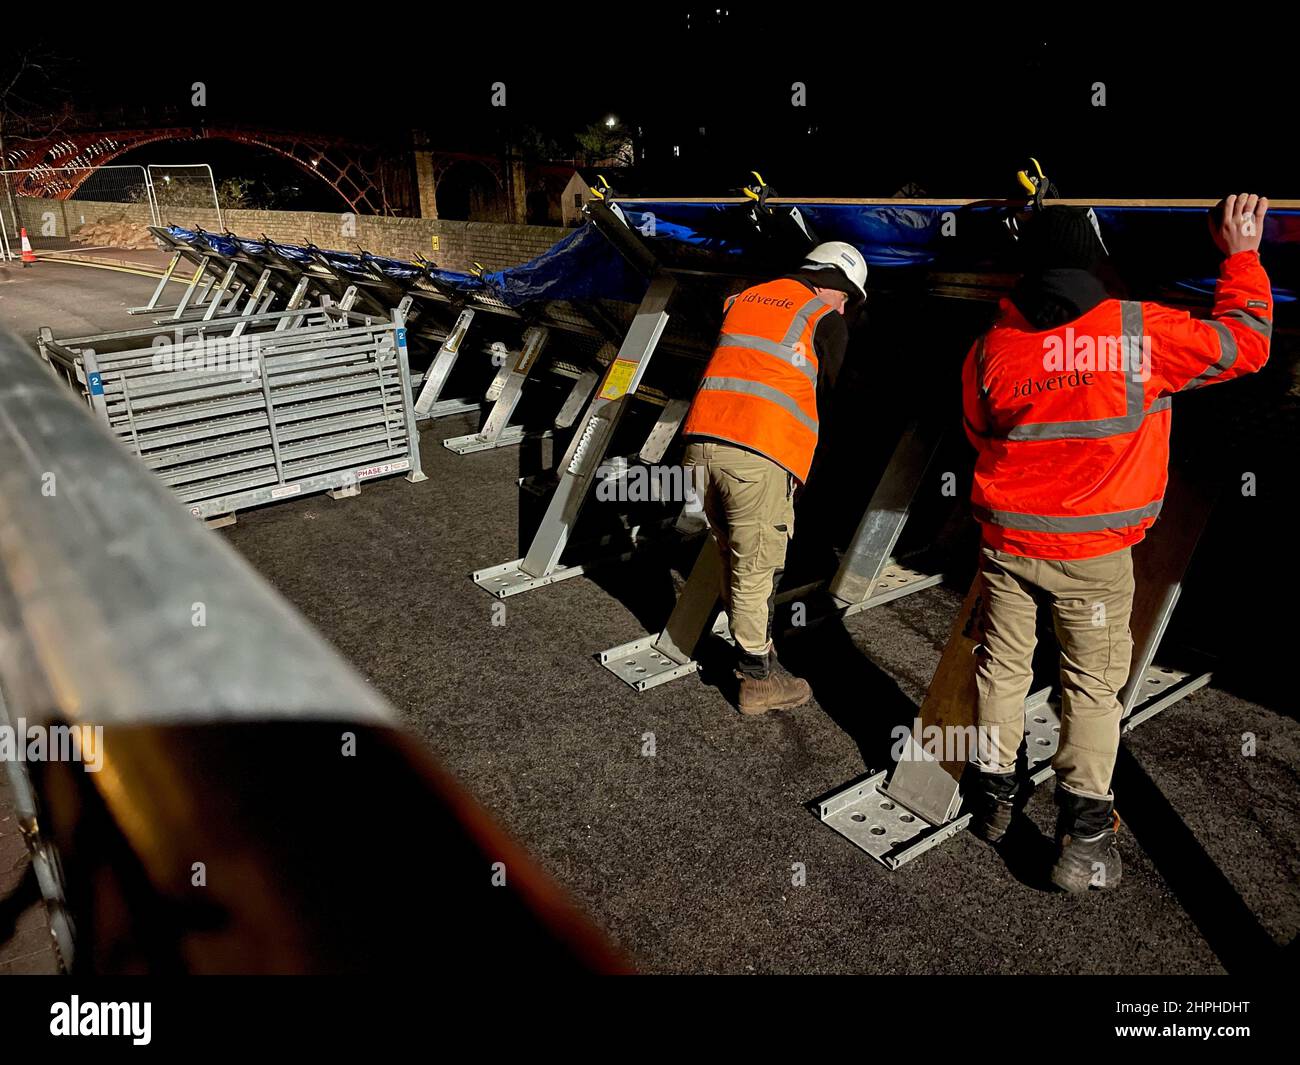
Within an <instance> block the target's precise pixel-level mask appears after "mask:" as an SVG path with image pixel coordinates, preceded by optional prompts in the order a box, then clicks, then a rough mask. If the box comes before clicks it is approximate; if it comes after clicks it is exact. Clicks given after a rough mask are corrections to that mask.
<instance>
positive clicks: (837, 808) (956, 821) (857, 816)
mask: <svg viewBox="0 0 1300 1065" xmlns="http://www.w3.org/2000/svg"><path fill="white" fill-rule="evenodd" d="M884 783H885V773H884V771H883V770H882V771H881V772H879V773H874V774H872V775H871V776H869V777H867V779H866V780H862V781H859V782H858V783H857V784H851V785H849V786H848V787H847V788H845V789H844V790H843V791H838V792H836V793H835V794H834V795H831V796H830V797H829V798H826V799H823V800H822V801H821V802H820V803H818V809H817V816H818V817H819V818H820V819H821V821H822V823H823V824H826V825H829V826H830V827H831V828H833V829H835V831H836V832H838V833H839V834H840V835H841V836H843V837H844V838H845V839H847V840H848V841H849V842H850V843H853V844H854V845H855V846H857V847H860V848H861V849H862V850H864V851H866V852H867V853H868V854H869V855H871V857H873V858H875V859H876V861H878V862H880V864H881V865H883V866H885V867H886V868H888V869H897V868H898V867H899V866H900V865H904V864H906V863H907V862H910V861H911V860H912V859H913V858H915V857H917V855H920V854H924V853H925V852H926V851H928V850H929V849H930V848H931V847H934V846H937V845H938V844H940V843H942V842H943V841H944V840H946V839H949V838H951V837H952V836H955V835H956V834H957V833H958V832H960V831H961V830H962V829H964V828H965V827H966V826H967V825H969V824H970V819H971V815H970V814H962V815H961V816H960V817H956V818H953V819H952V820H951V821H949V822H947V823H946V824H942V825H939V826H937V827H936V826H934V825H930V824H928V823H927V822H926V820H925V819H924V818H923V817H920V816H919V815H917V814H914V813H912V812H911V811H910V810H908V808H907V807H906V806H904V805H903V804H902V803H900V802H898V801H897V800H896V799H895V798H893V797H892V796H891V795H890V794H889V793H888V792H887V791H885V790H884Z"/></svg>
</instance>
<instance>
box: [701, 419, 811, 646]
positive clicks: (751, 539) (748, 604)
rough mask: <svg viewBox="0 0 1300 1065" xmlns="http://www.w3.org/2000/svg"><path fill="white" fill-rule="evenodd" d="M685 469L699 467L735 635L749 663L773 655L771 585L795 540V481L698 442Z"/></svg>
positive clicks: (753, 458)
mask: <svg viewBox="0 0 1300 1065" xmlns="http://www.w3.org/2000/svg"><path fill="white" fill-rule="evenodd" d="M682 465H683V466H686V467H688V468H689V467H695V468H696V470H697V471H698V472H696V473H695V475H694V480H693V482H692V483H693V484H695V485H696V486H697V487H698V488H702V489H703V491H704V514H705V516H706V517H707V518H708V519H709V527H710V531H711V534H712V536H713V538H714V540H716V541H717V544H718V551H719V553H720V554H721V555H722V572H723V578H722V601H723V604H724V605H725V606H726V608H727V615H728V617H729V618H730V619H731V634H732V636H734V637H735V638H736V643H737V644H739V645H740V648H741V649H742V650H743V651H745V652H747V653H749V654H751V655H759V656H762V655H766V654H767V653H768V651H770V650H771V647H772V609H773V603H774V584H775V582H776V580H777V577H778V575H779V573H780V570H781V569H782V567H784V566H785V552H786V547H787V545H788V544H789V542H790V537H792V536H793V535H794V477H793V476H792V475H791V474H790V473H788V472H787V471H786V470H785V469H783V468H782V467H780V466H778V465H777V464H776V463H775V462H773V461H772V460H771V459H767V458H764V457H763V456H762V455H758V454H756V453H754V452H753V451H746V450H745V449H744V448H739V447H732V446H731V445H729V444H717V443H711V442H701V441H697V442H695V443H692V444H690V445H689V446H688V447H687V448H686V457H685V458H684V459H683V460H682Z"/></svg>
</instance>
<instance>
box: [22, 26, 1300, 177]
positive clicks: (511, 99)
mask: <svg viewBox="0 0 1300 1065" xmlns="http://www.w3.org/2000/svg"><path fill="white" fill-rule="evenodd" d="M330 10H331V11H334V12H335V15H334V16H331V17H328V18H327V17H324V11H325V9H322V11H321V14H322V18H319V19H318V18H316V17H315V16H314V15H313V14H312V13H311V12H310V11H302V12H300V13H299V17H298V18H297V19H296V21H297V22H298V23H300V24H301V23H311V24H312V25H298V26H290V25H289V24H287V23H285V22H283V21H280V22H279V24H277V17H276V16H267V15H265V14H264V13H262V12H259V13H258V16H257V18H256V19H250V20H244V19H240V18H236V19H234V22H235V23H238V24H239V26H240V29H239V30H238V32H233V31H231V32H227V31H220V32H217V31H214V32H212V33H211V34H210V35H209V37H205V34H204V33H203V31H202V29H201V28H200V27H199V26H191V27H190V28H189V29H186V30H184V31H183V32H182V31H179V30H178V31H176V32H175V33H170V32H169V31H167V30H166V29H164V28H159V27H155V28H154V29H153V30H150V31H149V32H143V31H142V30H141V29H139V28H138V27H137V28H136V30H135V31H133V33H132V35H131V36H130V37H129V38H125V39H121V38H118V37H117V36H115V35H114V32H113V28H112V27H105V29H104V31H103V32H102V33H94V32H91V33H88V34H87V39H86V40H84V41H83V40H79V39H77V38H73V37H69V36H67V35H60V36H58V37H47V38H44V39H42V38H40V37H39V36H32V35H30V34H28V35H25V36H24V38H23V42H22V47H23V48H24V49H26V50H28V51H31V52H34V53H36V54H37V55H38V56H39V57H40V60H41V62H42V63H43V65H44V66H45V68H46V75H47V76H45V77H44V78H41V77H38V78H34V79H28V81H27V83H26V84H27V87H28V88H27V95H26V97H25V99H24V101H23V102H24V103H25V104H26V105H27V107H28V109H32V108H40V107H42V106H49V107H55V106H57V105H58V104H59V103H60V102H61V101H70V102H72V103H73V104H74V105H75V106H76V107H78V108H80V109H83V110H94V111H111V110H113V109H117V108H126V109H128V110H130V111H144V112H145V113H146V114H149V115H156V116H159V118H160V119H162V118H164V117H165V118H166V120H167V121H169V122H186V123H190V122H194V123H199V122H205V123H207V124H208V125H216V124H220V123H226V122H233V123H239V124H242V125H249V126H261V127H274V128H280V129H294V130H305V131H311V130H319V131H326V132H330V133H334V134H338V135H340V136H345V137H348V138H353V139H356V140H358V141H362V142H364V143H366V144H369V145H373V146H375V147H380V148H384V149H386V150H390V151H394V152H399V153H400V152H401V151H403V150H404V149H405V148H406V147H408V146H409V144H410V138H411V134H412V131H413V130H421V131H423V132H424V133H425V134H426V135H427V136H428V139H429V142H430V144H431V145H432V146H433V147H438V148H443V149H447V150H471V151H488V152H500V151H502V150H503V148H504V146H505V144H506V143H508V142H511V141H514V142H518V141H519V140H520V139H526V138H528V137H534V138H540V139H542V140H546V141H551V142H553V143H554V145H555V146H556V148H557V149H558V151H559V153H560V154H561V155H567V154H569V153H570V152H571V151H572V149H573V146H574V145H573V134H574V133H575V131H577V130H579V129H581V128H583V127H585V126H586V125H587V124H588V123H591V122H595V121H599V120H601V119H602V118H603V117H604V116H606V115H611V114H612V115H616V116H617V117H618V118H619V120H620V121H621V122H622V123H623V124H624V125H625V126H626V127H627V128H628V129H629V130H630V131H631V132H632V133H633V134H634V135H635V143H636V145H637V151H638V155H640V153H641V151H642V150H644V158H641V159H639V165H638V168H637V171H636V173H635V174H633V175H632V176H631V177H630V178H629V179H628V180H629V182H630V183H631V185H632V186H633V187H630V188H628V189H627V190H626V191H628V192H639V193H646V194H659V195H721V194H727V193H729V192H732V191H734V189H735V188H736V187H737V186H738V185H740V184H741V183H742V182H743V181H744V180H746V178H747V177H748V172H749V171H750V170H752V169H757V170H759V171H760V172H762V174H763V176H764V177H765V178H766V179H767V180H768V181H769V182H770V183H771V184H772V185H773V187H774V188H775V189H776V190H777V191H778V192H780V193H782V194H786V195H808V196H814V195H832V196H833V195H843V196H855V195H857V196H888V195H892V194H893V193H895V192H897V191H898V190H899V189H900V188H901V187H902V186H904V185H905V184H907V183H909V182H911V183H915V185H917V186H919V187H920V188H922V189H924V190H925V192H927V193H928V194H930V195H938V196H963V197H965V196H1002V195H1011V194H1014V191H1015V186H1014V183H1013V179H1014V172H1015V170H1017V169H1019V168H1020V167H1021V166H1023V165H1024V163H1025V161H1026V158H1027V157H1028V156H1029V155H1034V156H1037V157H1038V158H1040V159H1041V160H1042V161H1043V163H1044V165H1045V166H1046V168H1047V170H1048V173H1049V174H1050V175H1051V176H1052V177H1053V178H1054V179H1055V181H1056V183H1057V185H1058V188H1059V189H1060V191H1061V193H1062V194H1063V195H1067V196H1095V197H1109V196H1123V197H1168V196H1200V197H1209V196H1216V197H1217V196H1219V195H1222V194H1224V193H1227V192H1234V191H1240V190H1241V189H1247V188H1249V189H1258V190H1259V191H1261V192H1266V193H1268V194H1271V195H1273V196H1274V197H1288V196H1289V197H1295V196H1300V187H1298V186H1300V181H1297V177H1296V175H1297V168H1296V166H1295V165H1294V164H1293V162H1292V158H1293V155H1294V148H1293V146H1292V144H1291V140H1292V133H1291V130H1292V129H1293V128H1294V126H1293V118H1292V116H1293V115H1294V111H1295V103H1296V101H1297V96H1298V95H1300V91H1298V90H1297V88H1296V87H1295V86H1296V82H1295V79H1294V76H1293V74H1294V72H1293V71H1292V70H1291V69H1289V68H1288V66H1287V63H1286V60H1285V57H1284V56H1281V55H1280V54H1279V52H1280V50H1279V49H1277V48H1273V49H1269V50H1266V49H1265V48H1264V47H1263V45H1262V44H1261V42H1260V41H1259V39H1258V37H1257V36H1256V31H1255V30H1254V28H1253V26H1252V25H1251V24H1250V23H1244V24H1243V28H1242V29H1241V30H1235V29H1232V28H1230V27H1225V28H1223V29H1215V28H1213V27H1210V26H1208V24H1207V23H1205V22H1204V21H1200V20H1198V21H1196V22H1195V23H1194V24H1193V23H1192V21H1191V20H1189V19H1182V20H1180V25H1183V26H1186V27H1188V28H1187V30H1186V33H1185V36H1179V35H1178V34H1175V33H1173V32H1172V31H1171V30H1170V29H1169V28H1168V26H1163V27H1162V26H1160V25H1158V24H1152V25H1150V26H1139V25H1137V24H1136V23H1135V22H1134V21H1132V20H1131V19H1127V18H1125V19H1117V18H1116V17H1115V16H1114V15H1113V14H1103V13H1102V12H1101V11H1100V10H1099V11H1098V13H1097V14H1096V15H1095V16H1094V17H1093V18H1091V19H1090V20H1089V21H1088V22H1083V21H1077V22H1075V23H1072V24H1060V23H1058V24H1055V25H1049V24H1046V23H1044V24H1042V25H1035V18H1030V17H1024V16H1023V15H1020V16H1018V17H1017V19H1016V21H1015V22H1014V23H1013V22H1012V20H1011V19H1010V18H1009V17H1007V16H1006V15H1004V16H1003V18H1002V20H1001V22H994V21H992V20H989V19H985V20H969V21H967V22H964V23H957V22H953V21H950V20H947V19H945V17H944V16H943V15H942V14H941V13H940V12H941V11H942V10H944V9H942V8H937V7H936V8H934V9H932V10H930V11H929V12H927V11H926V10H924V9H920V8H918V9H917V10H916V12H915V13H912V14H911V15H910V17H908V18H903V17H901V16H899V15H897V14H891V15H889V16H884V17H882V16H879V15H876V14H869V13H868V12H869V9H868V8H867V7H866V6H865V5H863V6H862V7H855V8H853V9H851V11H850V12H848V13H841V12H839V10H838V9H837V8H832V7H823V8H812V7H809V8H806V9H795V8H790V7H784V8H781V9H779V11H778V13H776V14H769V15H763V14H755V13H753V9H752V8H743V9H742V8H729V9H726V10H727V11H728V12H729V14H727V15H725V16H722V17H719V16H717V15H715V14H714V12H715V11H718V10H722V9H719V8H698V7H697V8H691V9H690V19H689V27H690V28H688V18H687V9H685V8H680V9H677V8H664V7H651V6H647V7H646V8H645V9H644V10H645V14H644V15H639V16H634V15H632V14H629V13H626V12H624V11H620V12H611V13H609V14H602V13H600V9H599V8H598V7H589V6H585V5H584V6H574V7H563V6H552V5H548V6H546V7H545V8H544V9H538V10H536V11H534V10H532V9H529V13H522V14H521V13H520V12H519V10H518V9H517V8H515V7H513V5H496V6H494V7H493V8H492V9H491V11H490V12H487V13H484V14H482V15H479V14H477V13H476V12H478V11H480V10H485V9H480V8H477V7H475V8H473V9H471V10H462V11H461V12H460V13H459V14H455V15H445V14H442V13H440V12H439V10H438V9H437V8H436V7H433V6H432V5H430V6H428V7H426V8H422V9H420V10H421V14H419V15H418V16H417V15H412V14H406V15H402V14H400V13H399V14H395V13H394V12H397V11H400V9H394V8H384V9H383V10H382V11H377V12H376V15H375V18H374V20H373V22H368V21H367V18H366V13H365V12H364V11H363V10H349V11H346V12H344V11H342V10H341V9H332V8H331V9H330ZM981 10H983V9H981ZM792 12H796V13H797V14H798V15H801V16H802V17H795V16H792V14H791V13H792ZM336 17H337V18H346V19H347V24H346V25H339V26H327V27H321V26H320V25H318V23H319V22H321V21H327V22H328V21H334V20H335V18H336ZM121 24H122V23H121V21H120V20H119V22H118V23H117V25H118V26H119V27H120V26H121ZM154 30H156V33H155V32H154ZM166 39H170V40H171V43H170V44H166V43H162V42H163V41H164V40H166ZM205 39H211V40H212V41H213V42H217V41H220V42H223V43H213V44H210V45H208V44H204V43H203V42H204V41H205ZM10 63H12V60H11V59H8V58H6V59H5V60H3V61H0V69H2V68H4V67H5V66H6V64H10ZM196 81H202V82H204V83H205V85H206V87H207V96H208V106H207V107H206V108H203V109H197V108H193V107H191V105H190V94H191V85H192V84H193V83H194V82H196ZM796 81H799V82H803V83H804V84H805V85H806V99H807V106H805V107H794V106H792V104H791V97H792V85H793V83H794V82H796ZM494 82H504V83H505V85H506V93H507V106H506V107H505V108H494V107H492V106H491V94H492V85H493V83H494ZM1099 82H1100V83H1103V84H1104V87H1105V89H1104V91H1105V98H1106V102H1105V106H1095V105H1094V102H1093V101H1094V97H1095V95H1096V91H1097V90H1096V89H1095V88H1094V86H1095V85H1096V83H1099ZM701 129H702V130H703V131H704V132H703V133H701V132H700V130H701ZM638 131H639V132H638ZM674 148H676V154H674V151H673V149H674ZM195 150H196V149H195V146H194V145H184V146H181V148H168V147H165V146H160V147H157V148H154V149H151V150H149V151H147V152H146V153H144V154H147V155H149V157H150V158H149V159H147V160H143V161H179V159H180V158H181V157H184V158H186V159H188V160H192V158H193V156H194V152H195ZM202 150H203V151H204V152H205V153H206V156H207V157H208V158H210V159H211V161H213V163H214V166H215V167H216V168H217V169H218V176H219V177H220V176H223V172H225V173H241V174H248V173H252V172H259V171H261V170H265V169H268V168H269V170H271V171H274V170H276V168H277V167H279V166H280V164H278V163H276V162H274V161H272V160H271V159H269V158H268V157H265V156H264V155H258V154H256V153H255V152H254V151H253V150H252V149H248V148H240V147H233V146H224V147H223V146H218V145H217V144H216V143H215V142H213V143H212V144H208V145H203V146H202ZM142 159H143V157H142ZM132 161H141V160H132ZM280 177H282V178H283V180H285V181H292V180H294V179H293V178H292V176H291V175H289V174H288V173H287V172H286V173H285V174H283V175H280Z"/></svg>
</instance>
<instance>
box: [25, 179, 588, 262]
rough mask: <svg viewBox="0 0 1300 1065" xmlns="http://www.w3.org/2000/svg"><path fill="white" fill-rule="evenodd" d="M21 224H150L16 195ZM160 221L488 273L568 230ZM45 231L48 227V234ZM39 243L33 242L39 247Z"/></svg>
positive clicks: (249, 217)
mask: <svg viewBox="0 0 1300 1065" xmlns="http://www.w3.org/2000/svg"><path fill="white" fill-rule="evenodd" d="M18 203H19V214H20V215H21V217H22V219H23V224H24V225H25V226H26V227H27V228H28V230H29V231H30V232H31V233H32V234H33V236H36V235H37V234H41V235H44V236H47V237H67V236H75V235H76V231H77V229H78V228H80V226H81V225H83V224H89V223H101V222H118V221H128V220H129V221H138V222H139V224H140V225H141V226H144V225H147V224H148V223H149V209H148V208H147V207H146V206H145V205H143V204H122V203H99V202H95V201H90V200H39V199H31V198H27V197H23V198H21V199H19V201H18ZM163 215H164V217H163V222H164V223H167V222H174V223H176V224H177V225H182V226H186V227H191V228H192V227H194V226H201V227H202V228H204V229H210V230H213V231H215V232H221V231H222V229H223V228H224V229H229V230H231V231H232V232H235V233H238V234H239V235H240V236H246V237H260V236H262V235H263V234H266V235H267V236H268V237H270V238H271V239H272V240H278V241H282V242H284V243H290V244H301V243H304V242H306V241H310V242H311V243H313V244H316V245H318V246H320V247H322V248H333V249H338V250H342V251H355V250H356V248H357V246H358V245H360V246H361V247H362V248H364V249H365V250H366V251H369V252H373V253H374V254H376V255H391V256H393V257H395V258H398V259H410V258H412V257H414V256H415V255H417V254H418V255H423V256H424V257H425V258H426V259H432V260H433V261H434V262H436V263H437V264H438V265H439V266H443V267H446V268H447V269H449V270H467V269H468V268H469V266H470V264H471V263H473V262H478V263H482V264H483V265H484V266H485V267H487V269H489V270H499V269H502V268H503V267H506V266H515V265H517V264H518V263H522V262H527V261H528V260H529V259H533V258H536V257H537V256H538V255H540V254H541V253H542V252H543V251H545V250H546V249H547V248H549V247H550V246H551V245H552V244H554V243H556V242H557V241H558V240H561V239H562V238H563V237H565V236H566V235H567V234H569V233H570V232H572V230H568V229H564V228H562V227H559V226H555V227H552V226H517V225H508V224H504V223H497V222H449V221H443V220H441V219H433V218H384V217H380V216H377V215H352V214H331V213H329V212H324V211H245V210H228V211H223V212H222V216H223V220H224V223H225V225H224V227H222V226H219V225H218V223H217V215H216V211H214V210H202V209H194V208H164V210H163ZM51 230H52V231H51ZM38 246H39V245H38Z"/></svg>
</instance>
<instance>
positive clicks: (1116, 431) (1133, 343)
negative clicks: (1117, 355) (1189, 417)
mask: <svg viewBox="0 0 1300 1065" xmlns="http://www.w3.org/2000/svg"><path fill="white" fill-rule="evenodd" d="M1119 313H1120V338H1119V340H1120V344H1121V345H1122V346H1123V352H1124V361H1125V369H1124V371H1123V373H1124V376H1125V379H1126V380H1125V385H1124V410H1125V413H1124V414H1122V415H1119V416H1117V417H1114V418H1086V419H1082V420H1080V421H1072V422H1032V423H1029V424H1025V425H1017V426H1013V427H1012V428H1011V429H1009V430H1008V431H1007V432H1006V433H1005V434H1004V439H1006V440H1100V439H1102V438H1104V437H1108V436H1123V435H1124V434H1126V433H1135V432H1137V431H1138V429H1140V428H1141V427H1142V419H1144V418H1145V417H1146V416H1147V415H1148V414H1154V413H1155V412H1156V411H1159V410H1164V409H1165V407H1167V406H1169V403H1168V397H1164V398H1163V399H1162V400H1157V401H1156V402H1155V403H1154V404H1152V406H1151V409H1150V410H1149V411H1148V410H1145V409H1143V403H1144V401H1145V399H1146V388H1145V385H1144V382H1143V381H1142V379H1141V378H1140V377H1139V376H1138V375H1137V374H1136V373H1135V372H1134V367H1136V366H1138V365H1140V361H1141V358H1142V304H1141V303H1138V302H1137V301H1136V300H1122V301H1121V302H1120V305H1119Z"/></svg>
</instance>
